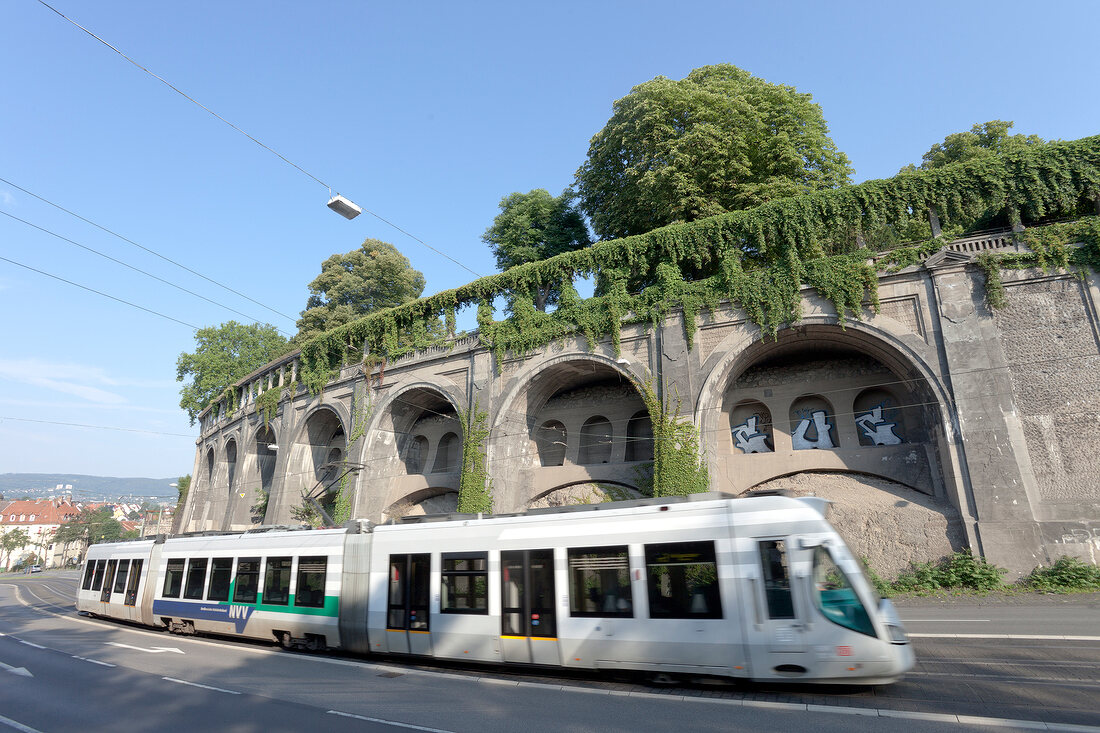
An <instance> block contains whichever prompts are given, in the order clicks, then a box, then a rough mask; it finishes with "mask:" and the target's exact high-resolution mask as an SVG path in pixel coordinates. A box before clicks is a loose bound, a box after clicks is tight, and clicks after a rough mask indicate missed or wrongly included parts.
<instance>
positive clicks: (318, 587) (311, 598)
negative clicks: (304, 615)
mask: <svg viewBox="0 0 1100 733" xmlns="http://www.w3.org/2000/svg"><path fill="white" fill-rule="evenodd" d="M327 569H328V558H327V557H300V558H298V587H297V589H296V590H295V591H294V605H295V606H301V607H303V608H324V606H325V571H326V570H327Z"/></svg>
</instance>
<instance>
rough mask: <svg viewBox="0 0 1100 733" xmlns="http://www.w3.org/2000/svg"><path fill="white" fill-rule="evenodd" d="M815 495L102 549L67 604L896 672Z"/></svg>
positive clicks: (380, 643) (698, 498) (776, 675)
mask: <svg viewBox="0 0 1100 733" xmlns="http://www.w3.org/2000/svg"><path fill="white" fill-rule="evenodd" d="M824 508H825V502H824V501H823V500H820V499H812V498H811V499H805V498H804V499H792V498H788V497H782V496H759V497H751V498H745V499H729V498H722V497H721V496H720V495H718V494H699V495H694V496H691V497H686V498H684V499H669V498H665V499H645V500H641V501H636V502H624V503H619V504H600V505H589V506H579V507H570V508H569V509H566V510H561V509H559V510H553V511H551V510H531V511H528V512H526V513H524V514H516V515H498V516H489V517H484V518H481V517H478V516H474V515H450V516H448V517H438V518H437V517H415V518H407V519H406V520H404V521H401V522H398V523H394V524H385V525H372V524H370V523H369V522H362V521H359V522H353V523H350V524H349V527H348V528H347V529H339V530H318V531H302V530H274V531H264V532H255V531H253V532H246V533H243V534H222V535H213V536H197V537H181V538H173V539H168V540H166V541H160V542H153V541H148V540H146V541H135V542H124V543H115V544H105V545H93V546H92V547H91V548H90V549H89V551H88V558H87V561H86V563H85V566H84V575H83V579H82V582H81V587H80V590H79V591H78V593H77V609H78V610H80V611H86V612H88V613H92V614H95V615H97V616H105V617H110V618H118V619H124V620H128V621H132V622H137V623H141V624H145V625H149V626H158V627H165V628H168V629H169V630H171V631H175V632H178V633H213V634H224V635H231V636H243V637H250V638H255V639H267V640H272V639H273V640H275V641H278V642H280V643H282V644H283V645H285V646H287V647H291V646H300V647H306V648H311V649H324V648H337V649H344V650H347V651H351V652H358V653H368V652H375V653H386V654H409V655H423V656H432V657H439V658H444V659H465V660H472V661H478V662H491V663H505V664H511V663H516V664H539V665H549V666H562V667H579V668H589V669H633V670H645V671H650V672H653V673H655V674H669V675H672V674H678V673H679V674H685V673H686V674H692V675H700V674H702V675H720V676H727V677H745V678H751V679H755V680H791V681H794V680H797V681H800V682H817V683H848V684H850V683H858V684H883V683H888V682H893V681H895V680H897V679H898V678H900V677H901V676H902V675H903V674H904V673H905V672H906V671H908V670H910V669H912V667H913V665H914V657H913V651H912V648H911V646H910V645H909V642H908V639H907V637H906V635H905V631H904V630H903V628H902V625H901V622H900V620H899V619H898V616H897V614H896V612H895V611H894V608H893V606H892V604H891V603H890V602H889V601H888V600H880V599H879V598H878V597H877V595H876V594H875V592H874V589H873V587H872V586H871V585H870V583H869V582H868V581H867V579H866V578H865V577H864V575H863V572H862V570H861V567H860V563H859V561H858V560H857V559H856V558H854V557H853V556H852V554H851V553H850V552H849V551H848V548H847V546H846V545H845V544H844V541H843V540H842V539H841V537H840V536H839V535H838V534H837V532H836V531H835V530H834V529H833V528H832V527H831V526H830V525H829V524H828V522H827V521H826V520H825V517H824V515H823V510H824Z"/></svg>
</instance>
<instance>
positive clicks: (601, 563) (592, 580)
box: [569, 546, 634, 618]
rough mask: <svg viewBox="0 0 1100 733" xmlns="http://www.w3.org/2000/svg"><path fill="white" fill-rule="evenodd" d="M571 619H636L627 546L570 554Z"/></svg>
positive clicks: (583, 550) (589, 548) (599, 548)
mask: <svg viewBox="0 0 1100 733" xmlns="http://www.w3.org/2000/svg"><path fill="white" fill-rule="evenodd" d="M569 615H570V616H582V617H583V616H587V617H598V618H606V617H619V618H631V617H633V616H634V607H633V603H632V601H631V597H630V561H629V557H628V555H627V549H626V547H625V546H623V547H586V548H583V549H570V550H569Z"/></svg>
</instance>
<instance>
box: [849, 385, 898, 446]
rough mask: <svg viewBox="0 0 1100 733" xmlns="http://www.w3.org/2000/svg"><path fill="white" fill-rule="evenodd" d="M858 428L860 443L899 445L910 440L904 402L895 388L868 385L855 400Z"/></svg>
mask: <svg viewBox="0 0 1100 733" xmlns="http://www.w3.org/2000/svg"><path fill="white" fill-rule="evenodd" d="M853 412H854V413H855V421H856V432H857V433H858V434H859V444H860V445H898V444H899V443H909V442H911V441H912V436H911V435H910V434H909V431H908V430H906V425H905V415H904V411H903V410H902V409H901V403H900V401H899V400H898V398H897V396H895V394H894V393H893V391H891V390H888V389H884V388H882V387H873V388H871V389H865V390H863V391H862V392H860V393H859V395H858V396H857V397H856V400H855V402H854V403H853Z"/></svg>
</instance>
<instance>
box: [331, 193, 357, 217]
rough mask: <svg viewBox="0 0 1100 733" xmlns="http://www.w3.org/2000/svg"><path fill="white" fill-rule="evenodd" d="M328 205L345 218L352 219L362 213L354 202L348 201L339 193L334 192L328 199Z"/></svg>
mask: <svg viewBox="0 0 1100 733" xmlns="http://www.w3.org/2000/svg"><path fill="white" fill-rule="evenodd" d="M328 207H329V208H330V209H332V210H333V211H335V212H336V213H337V214H339V215H340V216H342V217H344V218H345V219H354V218H355V217H357V216H359V215H360V214H362V213H363V210H362V209H360V208H359V207H358V206H357V205H356V204H355V203H354V202H352V201H349V200H348V199H346V198H344V197H343V196H341V195H340V194H336V195H334V196H333V197H332V198H330V199H329V200H328Z"/></svg>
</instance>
